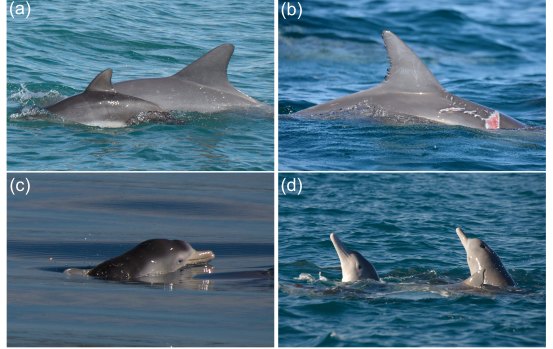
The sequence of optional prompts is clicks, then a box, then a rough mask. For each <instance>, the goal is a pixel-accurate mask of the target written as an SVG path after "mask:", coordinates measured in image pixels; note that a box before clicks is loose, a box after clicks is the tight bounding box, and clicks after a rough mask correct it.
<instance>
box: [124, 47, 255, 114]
mask: <svg viewBox="0 0 553 349" xmlns="http://www.w3.org/2000/svg"><path fill="white" fill-rule="evenodd" d="M233 52H234V46H233V45H231V44H223V45H221V46H218V47H216V48H214V49H213V50H211V51H209V52H208V53H206V54H205V55H204V56H202V57H200V58H199V59H197V60H196V61H194V62H192V63H191V64H190V65H188V66H187V67H185V68H184V69H182V70H181V71H179V72H178V73H176V74H175V75H172V76H169V77H164V78H151V79H140V80H130V81H124V82H119V83H116V84H115V89H116V90H117V91H118V92H120V93H124V94H127V95H131V96H135V97H138V98H142V99H145V100H147V101H150V102H153V103H155V104H157V105H159V106H160V107H161V108H163V109H164V110H171V111H173V110H174V111H185V112H200V113H211V112H220V111H225V110H230V109H235V108H245V107H254V106H264V104H262V103H260V102H258V101H256V100H255V99H253V98H251V97H249V96H246V95H245V94H243V93H242V92H240V91H238V90H237V89H236V88H234V87H233V86H232V85H231V84H230V82H229V81H228V78H227V67H228V64H229V61H230V58H231V57H232V53H233Z"/></svg>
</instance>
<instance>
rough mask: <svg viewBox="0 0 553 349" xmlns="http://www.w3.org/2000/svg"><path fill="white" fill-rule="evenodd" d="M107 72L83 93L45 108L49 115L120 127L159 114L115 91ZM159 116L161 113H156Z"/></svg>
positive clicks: (148, 104)
mask: <svg viewBox="0 0 553 349" xmlns="http://www.w3.org/2000/svg"><path fill="white" fill-rule="evenodd" d="M111 74H112V71H111V69H106V70H104V71H103V72H101V73H100V74H98V75H97V76H96V77H95V78H94V80H92V82H91V83H90V85H88V87H87V88H86V90H85V91H84V92H83V93H81V94H78V95H76V96H73V97H69V98H67V99H64V100H63V101H61V102H59V103H56V104H54V105H51V106H49V107H47V108H46V110H48V111H49V112H51V113H53V114H56V115H58V116H61V117H62V118H63V120H64V121H70V122H75V123H80V124H85V125H90V126H104V127H123V126H127V125H128V124H129V122H130V120H131V119H132V118H133V117H136V116H137V115H139V114H140V113H145V112H151V113H150V114H151V115H153V113H155V112H161V111H162V109H161V108H160V107H159V106H158V105H156V104H154V103H151V102H148V101H145V100H143V99H140V98H138V97H133V96H128V95H125V94H121V93H118V92H116V91H115V89H114V88H113V85H112V83H111ZM160 115H161V114H160Z"/></svg>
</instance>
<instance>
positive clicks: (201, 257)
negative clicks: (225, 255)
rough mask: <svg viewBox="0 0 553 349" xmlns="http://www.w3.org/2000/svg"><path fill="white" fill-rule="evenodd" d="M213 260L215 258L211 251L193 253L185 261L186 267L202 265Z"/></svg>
mask: <svg viewBox="0 0 553 349" xmlns="http://www.w3.org/2000/svg"><path fill="white" fill-rule="evenodd" d="M213 258H215V253H213V252H212V251H194V252H193V253H192V255H191V256H190V258H188V260H187V261H186V265H198V264H204V263H207V262H209V261H210V260H212V259H213Z"/></svg>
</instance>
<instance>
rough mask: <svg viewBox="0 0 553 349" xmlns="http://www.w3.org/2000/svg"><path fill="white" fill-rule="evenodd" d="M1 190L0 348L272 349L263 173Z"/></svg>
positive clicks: (73, 179)
mask: <svg viewBox="0 0 553 349" xmlns="http://www.w3.org/2000/svg"><path fill="white" fill-rule="evenodd" d="M8 182H9V183H11V185H10V188H8V195H9V196H8V233H7V270H8V272H7V345H8V346H27V347H34V346H49V347H60V346H73V347H79V346H95V347H100V346H108V347H130V346H141V347H149V346H155V347H168V346H175V347H228V346H231V347H251V346H254V347H272V346H273V345H274V338H273V337H274V315H273V314H274V313H273V309H274V306H275V304H274V272H273V270H274V269H273V266H274V207H273V175H272V174H267V173H266V174H256V173H240V174H209V173H203V174H187V173H171V174H163V173H148V174H137V173H115V174H114V173H111V174H98V173H74V174H73V173H72V174H61V173H54V174H38V173H18V174H9V175H8ZM12 190H13V192H14V194H12V193H11V191H12Z"/></svg>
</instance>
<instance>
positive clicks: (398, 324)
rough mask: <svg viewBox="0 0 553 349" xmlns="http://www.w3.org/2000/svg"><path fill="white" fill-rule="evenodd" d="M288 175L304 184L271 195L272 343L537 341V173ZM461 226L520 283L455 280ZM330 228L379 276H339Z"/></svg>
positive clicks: (541, 262) (461, 273)
mask: <svg viewBox="0 0 553 349" xmlns="http://www.w3.org/2000/svg"><path fill="white" fill-rule="evenodd" d="M283 176H284V175H281V179H282V177H283ZM286 177H287V178H292V177H299V178H300V179H301V180H302V183H303V191H302V193H301V195H299V196H294V195H286V196H283V195H280V198H279V215H280V217H279V345H281V346H369V347H370V346H462V347H467V346H545V333H546V332H545V305H546V302H545V290H546V289H545V256H546V252H545V176H544V175H542V174H491V173H487V174H353V173H350V174H306V173H302V174H292V173H288V174H286ZM457 226H461V227H463V229H464V230H465V232H466V233H467V234H468V235H469V237H478V238H480V239H482V240H484V241H485V242H487V243H488V245H489V246H490V247H491V248H492V249H493V250H494V251H495V252H496V253H497V254H498V255H499V256H500V258H501V260H502V261H503V264H504V265H505V267H506V268H507V270H508V271H509V273H510V274H511V275H512V277H513V278H514V280H515V281H516V283H517V287H516V288H514V289H510V290H493V289H487V290H465V289H459V287H458V286H457V285H455V284H458V283H460V282H461V281H463V280H464V279H466V278H468V277H469V274H470V273H469V268H468V266H467V262H466V254H465V251H464V248H463V246H462V244H461V243H460V241H459V239H458V237H457V235H456V233H455V228H456V227H457ZM331 232H334V233H336V234H337V235H338V236H339V237H340V238H341V239H342V241H343V242H344V244H345V245H346V247H347V248H349V249H352V250H356V251H358V252H359V253H361V254H362V255H363V256H364V257H365V258H367V260H369V261H370V262H371V263H372V264H373V265H374V267H375V268H376V270H377V271H378V273H379V276H380V278H381V279H382V281H383V282H381V283H378V282H370V281H361V282H356V283H350V284H345V283H341V282H340V280H341V269H340V262H339V259H338V257H337V254H336V252H335V250H334V247H333V245H332V243H331V242H330V239H329V234H330V233H331Z"/></svg>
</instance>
